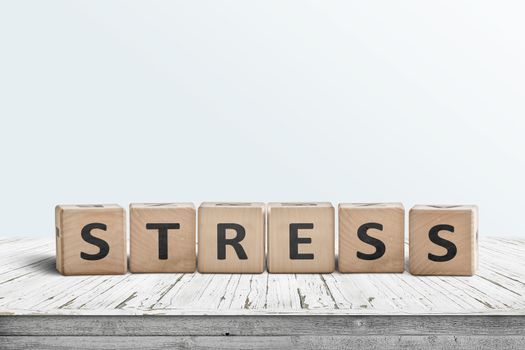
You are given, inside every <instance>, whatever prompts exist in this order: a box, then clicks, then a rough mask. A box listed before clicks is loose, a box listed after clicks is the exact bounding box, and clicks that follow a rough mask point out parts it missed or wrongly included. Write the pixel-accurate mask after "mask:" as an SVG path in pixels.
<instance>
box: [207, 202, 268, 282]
mask: <svg viewBox="0 0 525 350" xmlns="http://www.w3.org/2000/svg"><path fill="white" fill-rule="evenodd" d="M264 216H265V205H264V203H202V205H201V206H200V207H199V218H198V221H199V233H198V237H199V238H198V247H199V251H198V258H197V260H198V264H197V266H198V270H199V272H216V273H261V272H263V271H264V250H265V244H264V226H265V222H264Z"/></svg>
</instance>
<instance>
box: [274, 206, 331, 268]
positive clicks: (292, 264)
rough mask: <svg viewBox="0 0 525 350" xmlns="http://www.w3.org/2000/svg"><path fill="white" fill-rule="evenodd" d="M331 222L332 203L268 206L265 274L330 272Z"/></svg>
mask: <svg viewBox="0 0 525 350" xmlns="http://www.w3.org/2000/svg"><path fill="white" fill-rule="evenodd" d="M334 220H335V219H334V207H333V206H332V204H331V203H269V204H268V257H267V259H268V271H269V272H272V273H330V272H333V271H334V269H335V248H334Z"/></svg>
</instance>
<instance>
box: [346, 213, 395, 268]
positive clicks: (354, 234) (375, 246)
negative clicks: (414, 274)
mask: <svg viewBox="0 0 525 350" xmlns="http://www.w3.org/2000/svg"><path fill="white" fill-rule="evenodd" d="M404 246H405V209H404V207H403V204H401V203H341V204H339V271H341V272H403V270H404V263H405V250H404Z"/></svg>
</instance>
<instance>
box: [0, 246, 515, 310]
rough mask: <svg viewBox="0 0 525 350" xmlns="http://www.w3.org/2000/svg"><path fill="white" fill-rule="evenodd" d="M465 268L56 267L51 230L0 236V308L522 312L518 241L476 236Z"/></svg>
mask: <svg viewBox="0 0 525 350" xmlns="http://www.w3.org/2000/svg"><path fill="white" fill-rule="evenodd" d="M479 252H480V266H479V270H478V273H477V274H476V275H475V276H473V277H443V276H420V277H419V276H412V275H410V274H409V273H408V272H404V273H391V274H364V273H363V274H341V273H339V272H334V273H330V274H268V273H266V272H265V273H263V274H254V275H250V274H242V275H241V274H200V273H187V274H130V273H128V274H126V275H120V276H107V275H106V276H68V277H64V276H61V275H60V274H58V273H57V272H56V270H55V245H54V241H53V240H52V238H51V239H16V238H2V239H0V314H4V315H13V314H14V315H28V314H45V315H157V314H158V315H319V314H324V315H400V314H416V315H425V314H432V315H439V314H465V315H471V314H476V315H491V314H507V315H525V297H524V296H525V269H524V268H523V256H525V241H524V240H508V239H493V238H485V239H481V240H480V249H479Z"/></svg>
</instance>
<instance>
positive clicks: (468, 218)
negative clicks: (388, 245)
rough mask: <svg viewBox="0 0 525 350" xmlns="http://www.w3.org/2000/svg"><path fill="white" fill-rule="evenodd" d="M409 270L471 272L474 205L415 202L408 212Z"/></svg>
mask: <svg viewBox="0 0 525 350" xmlns="http://www.w3.org/2000/svg"><path fill="white" fill-rule="evenodd" d="M409 231H410V234H409V252H410V273H411V274H414V275H456V276H472V275H474V274H475V273H476V268H477V236H478V208H477V207H476V206H474V205H442V206H439V205H416V206H415V207H413V208H412V209H411V210H410V215H409Z"/></svg>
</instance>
